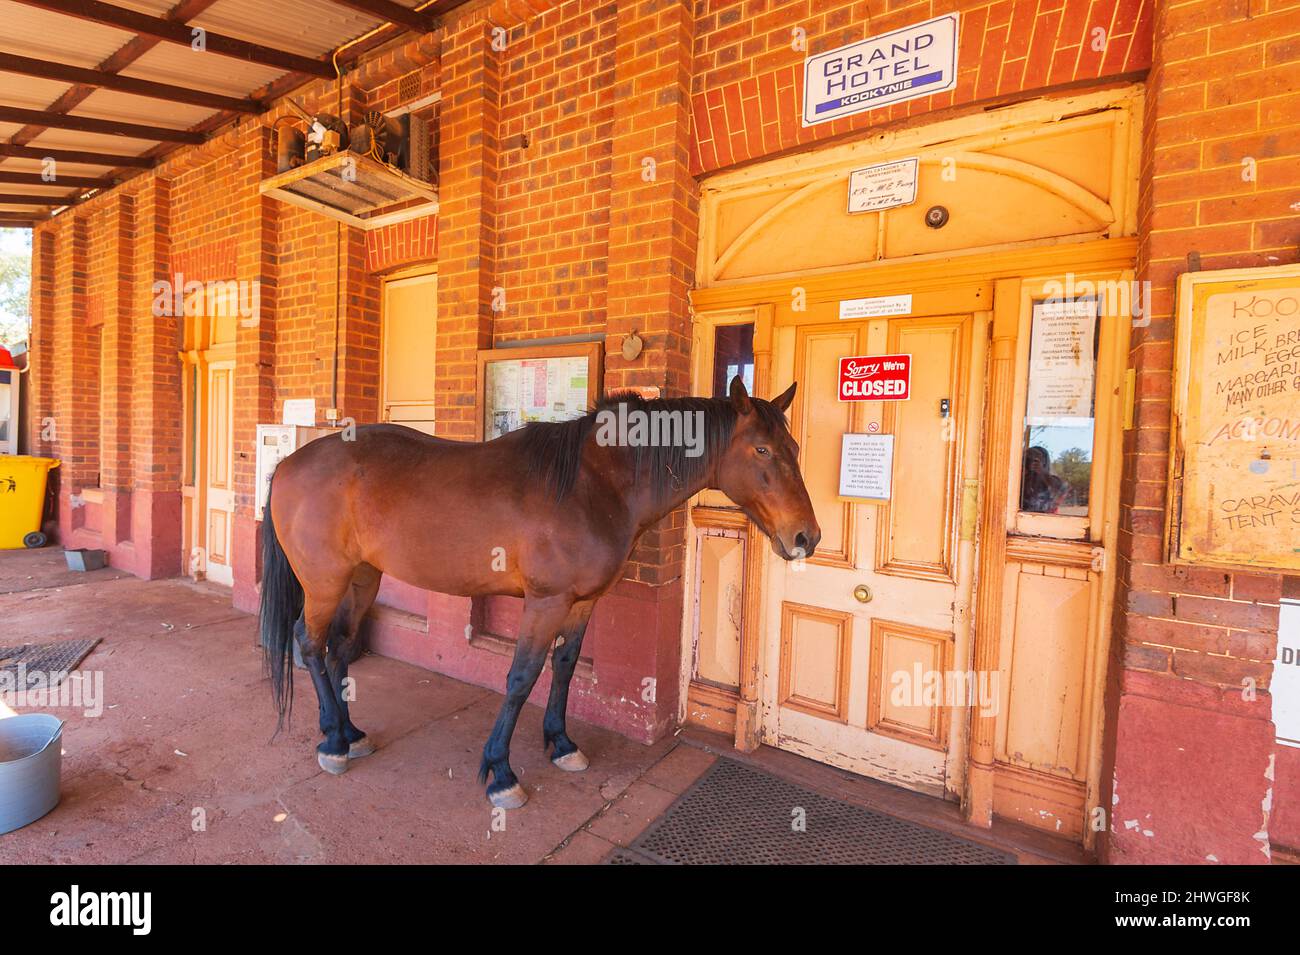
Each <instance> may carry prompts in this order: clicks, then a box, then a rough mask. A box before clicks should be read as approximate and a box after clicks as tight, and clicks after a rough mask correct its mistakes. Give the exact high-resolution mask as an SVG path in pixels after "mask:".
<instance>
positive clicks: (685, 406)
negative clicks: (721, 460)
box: [520, 393, 786, 501]
mask: <svg viewBox="0 0 1300 955" xmlns="http://www.w3.org/2000/svg"><path fill="white" fill-rule="evenodd" d="M750 402H751V403H752V405H753V408H754V411H755V413H756V414H758V416H759V417H760V419H761V420H762V421H763V423H764V424H766V425H767V426H768V427H770V428H785V426H786V423H785V415H783V414H782V413H781V412H780V411H779V410H778V409H777V407H776V406H775V405H774V404H772V403H771V402H770V401H765V400H763V399H761V398H751V399H750ZM619 405H626V406H627V410H628V413H629V414H630V413H631V412H633V411H642V412H647V413H650V414H653V413H654V412H664V411H669V412H686V413H694V412H697V411H699V412H703V421H704V436H703V453H701V454H700V455H698V456H696V457H691V456H689V455H688V454H687V453H686V451H687V448H686V446H685V442H675V443H672V444H668V445H660V444H653V443H652V444H649V445H638V446H636V447H633V448H631V449H630V450H631V452H632V456H633V462H634V466H635V468H636V474H637V479H638V480H641V481H645V482H647V483H649V484H650V486H651V488H652V489H653V491H654V493H655V494H656V495H658V496H661V497H667V496H669V495H671V494H672V492H673V491H674V490H677V489H680V488H681V487H683V486H684V485H686V484H691V483H694V482H695V481H697V480H698V479H699V478H700V477H701V476H702V475H703V474H704V472H706V471H707V470H708V468H709V466H710V464H711V462H712V461H713V459H714V457H715V456H716V455H717V454H719V453H720V452H721V451H722V450H723V449H725V448H726V447H727V445H728V444H730V443H731V435H732V432H734V431H735V428H736V418H737V415H736V409H735V407H734V406H733V405H732V403H731V401H730V399H727V398H650V399H648V398H642V397H640V396H639V395H636V394H633V393H626V394H615V395H607V396H606V397H604V398H602V399H601V400H600V401H599V402H598V403H597V404H596V407H595V408H592V409H591V410H590V411H588V412H587V413H586V414H585V415H583V416H582V417H580V418H573V419H571V420H569V421H559V422H540V421H537V422H532V423H530V424H528V425H526V426H525V427H524V429H523V432H522V434H521V438H520V440H521V443H522V447H523V451H524V457H525V459H526V460H527V462H528V476H529V478H530V479H532V480H535V481H542V482H545V484H546V486H547V488H548V489H549V490H550V491H551V493H552V494H553V495H554V496H555V499H556V500H557V501H560V500H563V499H564V498H565V497H567V496H568V494H569V492H570V491H572V490H573V486H574V484H575V483H576V482H577V479H578V469H579V468H580V467H581V466H582V448H583V445H584V444H586V441H587V438H588V436H589V435H590V434H591V432H592V431H593V430H595V429H596V427H597V415H599V413H600V412H602V411H612V412H614V413H615V414H617V413H618V408H619Z"/></svg>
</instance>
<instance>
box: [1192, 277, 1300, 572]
mask: <svg viewBox="0 0 1300 955" xmlns="http://www.w3.org/2000/svg"><path fill="white" fill-rule="evenodd" d="M1178 311H1179V320H1178V342H1177V367H1178V382H1177V388H1176V391H1175V394H1174V416H1175V421H1174V423H1175V433H1174V439H1175V442H1176V443H1175V447H1174V454H1173V459H1172V462H1171V478H1172V482H1171V492H1172V493H1171V494H1170V544H1171V551H1172V554H1171V556H1172V557H1173V559H1175V560H1179V561H1186V562H1192V563H1206V564H1215V565H1224V566H1232V567H1258V568H1260V569H1275V570H1300V268H1297V267H1294V266H1291V267H1285V268H1265V269H1233V270H1225V271H1220V272H1193V273H1187V274H1185V275H1183V276H1182V277H1181V279H1180V281H1179V287H1178Z"/></svg>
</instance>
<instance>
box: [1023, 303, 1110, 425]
mask: <svg viewBox="0 0 1300 955" xmlns="http://www.w3.org/2000/svg"><path fill="white" fill-rule="evenodd" d="M1096 335H1097V301H1096V299H1091V298H1081V299H1067V300H1058V301H1042V302H1035V303H1034V311H1033V324H1032V327H1031V331H1030V336H1029V341H1030V348H1029V398H1028V401H1027V403H1026V406H1025V416H1026V418H1027V419H1028V421H1027V423H1028V424H1031V425H1051V424H1056V423H1058V422H1059V419H1061V418H1080V419H1088V418H1091V417H1092V392H1093V376H1094V374H1095V372H1096V368H1097V358H1096V355H1095V354H1094V353H1093V349H1094V347H1095V340H1096Z"/></svg>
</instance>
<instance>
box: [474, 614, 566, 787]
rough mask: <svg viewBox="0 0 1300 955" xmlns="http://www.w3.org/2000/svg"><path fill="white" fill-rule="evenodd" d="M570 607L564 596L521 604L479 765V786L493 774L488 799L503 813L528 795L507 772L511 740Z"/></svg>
mask: <svg viewBox="0 0 1300 955" xmlns="http://www.w3.org/2000/svg"><path fill="white" fill-rule="evenodd" d="M572 606H573V601H572V599H571V598H569V597H567V596H563V597H559V596H556V597H527V598H525V600H524V614H523V618H522V620H520V622H519V641H518V643H516V644H515V658H514V662H513V663H511V665H510V675H509V676H508V677H507V678H506V699H505V702H504V703H502V704H501V712H500V713H499V714H498V715H497V721H496V724H495V725H494V726H493V727H492V735H490V736H489V737H488V741H487V744H486V745H484V747H483V762H482V763H481V764H480V765H479V782H486V781H487V774H488V770H491V771H492V785H490V786H488V789H487V796H488V799H489V800H490V801H491V803H492V805H494V806H500V807H501V808H502V809H518V808H519V807H520V806H522V805H523V804H524V803H526V802H527V801H528V793H527V792H526V791H525V790H524V787H523V786H521V785H519V780H518V778H516V776H515V774H514V772H512V771H511V769H510V737H511V736H513V735H514V732H515V723H516V722H518V720H519V711H520V710H522V709H523V707H524V702H525V701H526V700H527V699H528V694H529V693H531V692H532V690H533V685H534V684H535V683H536V682H537V677H538V676H539V675H540V674H541V672H542V666H543V665H544V664H545V663H546V651H547V649H549V647H550V645H551V641H552V640H554V639H555V636H556V634H558V633H559V632H560V628H561V627H562V626H563V625H564V622H565V620H566V619H567V618H568V616H569V609H570V608H571V607H572Z"/></svg>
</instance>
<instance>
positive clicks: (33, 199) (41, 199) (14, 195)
mask: <svg viewBox="0 0 1300 955" xmlns="http://www.w3.org/2000/svg"><path fill="white" fill-rule="evenodd" d="M76 201H77V197H76V196H75V195H71V196H31V195H28V194H27V193H25V192H0V205H6V206H50V207H56V206H70V205H72V203H74V202H76Z"/></svg>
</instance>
